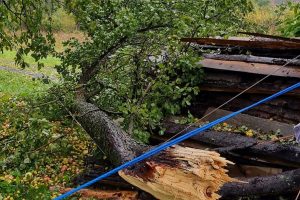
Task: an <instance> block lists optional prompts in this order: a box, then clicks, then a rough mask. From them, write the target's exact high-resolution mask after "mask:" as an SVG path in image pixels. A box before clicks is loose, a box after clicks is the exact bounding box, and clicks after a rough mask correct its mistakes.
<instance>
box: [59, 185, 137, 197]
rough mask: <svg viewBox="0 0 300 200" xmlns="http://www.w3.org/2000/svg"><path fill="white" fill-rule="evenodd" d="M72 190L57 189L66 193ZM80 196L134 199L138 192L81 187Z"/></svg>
mask: <svg viewBox="0 0 300 200" xmlns="http://www.w3.org/2000/svg"><path fill="white" fill-rule="evenodd" d="M70 190H72V188H62V189H60V190H59V192H60V193H66V192H68V191H70ZM78 193H79V194H80V195H81V198H84V199H90V198H93V199H113V200H134V199H136V200H137V199H138V192H136V191H125V190H120V191H118V190H91V189H82V190H80V191H79V192H78Z"/></svg>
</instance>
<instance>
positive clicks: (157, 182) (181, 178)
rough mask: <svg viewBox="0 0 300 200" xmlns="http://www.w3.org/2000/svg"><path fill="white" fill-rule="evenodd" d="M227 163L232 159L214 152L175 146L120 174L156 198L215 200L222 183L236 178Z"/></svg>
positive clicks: (167, 199) (168, 199)
mask: <svg viewBox="0 0 300 200" xmlns="http://www.w3.org/2000/svg"><path fill="white" fill-rule="evenodd" d="M228 164H234V163H232V162H230V161H228V160H226V159H225V158H222V157H221V156H220V154H218V153H216V152H212V151H204V150H199V149H193V148H188V147H181V146H174V147H172V148H169V149H167V150H165V151H163V152H162V153H160V154H159V155H157V156H154V157H153V158H152V159H151V160H146V161H145V162H142V163H140V164H138V165H137V166H135V167H132V168H128V169H125V170H122V171H119V175H120V176H121V177H122V178H124V179H125V180H126V181H127V182H129V183H131V184H132V185H135V186H137V187H139V188H140V189H142V190H144V191H146V192H149V193H150V194H152V195H153V196H154V197H156V198H157V199H163V200H171V199H172V200H173V199H177V200H191V199H193V200H203V199H207V200H216V199H219V198H220V195H218V194H217V191H218V190H219V189H220V188H221V187H222V186H223V185H224V184H225V183H228V182H233V181H236V180H235V179H233V178H230V177H229V176H228V175H227V170H226V169H224V167H226V166H227V165H228Z"/></svg>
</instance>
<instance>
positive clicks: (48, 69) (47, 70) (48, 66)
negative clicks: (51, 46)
mask: <svg viewBox="0 0 300 200" xmlns="http://www.w3.org/2000/svg"><path fill="white" fill-rule="evenodd" d="M54 37H55V39H56V44H55V47H56V50H57V51H62V50H63V48H64V47H63V45H62V43H63V41H66V40H68V39H70V38H76V39H78V40H79V41H83V40H84V35H83V33H81V32H78V31H76V32H72V33H63V32H56V33H55V34H54ZM15 56H16V51H14V50H13V51H4V52H3V53H0V66H5V67H11V68H18V69H20V67H19V66H17V65H16V64H15ZM24 59H25V61H26V62H27V63H28V64H29V65H30V67H29V68H26V69H25V70H28V71H32V72H35V73H43V74H45V75H48V76H52V77H56V76H58V74H57V72H56V70H55V69H54V66H55V65H59V64H60V63H61V61H60V59H58V58H56V57H53V56H48V57H47V58H46V59H43V60H41V62H42V63H44V65H45V67H43V68H42V69H40V70H39V69H38V68H37V62H36V61H35V60H34V58H33V57H31V56H30V55H27V56H25V58H24Z"/></svg>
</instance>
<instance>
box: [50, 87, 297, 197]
mask: <svg viewBox="0 0 300 200" xmlns="http://www.w3.org/2000/svg"><path fill="white" fill-rule="evenodd" d="M299 87H300V82H299V83H297V84H295V85H292V86H290V87H288V88H286V89H284V90H282V91H280V92H278V93H276V94H273V95H271V96H269V97H267V98H265V99H263V100H260V101H258V102H256V103H254V104H252V105H250V106H248V107H245V108H243V109H241V110H239V111H236V112H233V113H231V114H229V115H227V116H224V117H222V118H219V119H217V120H215V121H213V122H211V123H209V124H206V125H204V126H202V127H200V128H197V129H194V130H193V131H190V132H188V133H186V134H184V135H182V136H179V137H177V138H175V139H173V140H171V141H169V142H166V143H163V144H162V145H160V146H158V147H156V148H153V149H151V150H149V151H148V152H146V153H144V154H142V155H140V156H138V157H136V158H134V159H133V160H131V161H129V162H127V163H125V164H122V165H120V166H119V167H116V168H114V169H112V170H111V171H108V172H106V173H105V174H102V175H101V176H99V177H97V178H95V179H93V180H91V181H89V182H87V183H85V184H83V185H80V186H78V187H77V188H74V189H72V190H70V191H68V192H66V193H65V194H62V195H61V196H58V197H56V198H55V199H54V200H61V199H64V198H66V197H69V196H70V195H72V194H74V193H75V192H77V191H79V190H81V189H83V188H86V187H88V186H90V185H92V184H94V183H96V182H98V181H100V180H102V179H104V178H107V177H109V176H111V175H113V174H115V173H117V172H118V171H120V170H123V169H125V168H127V167H130V166H132V165H134V164H136V163H138V162H140V161H142V160H145V159H147V158H149V157H150V156H153V155H155V154H157V153H159V152H161V151H163V150H165V149H167V148H168V147H170V146H173V145H175V144H178V143H179V142H182V141H184V140H186V139H188V138H190V137H192V136H195V135H197V134H198V133H200V132H203V131H205V130H207V129H209V128H211V127H213V126H215V125H217V124H219V123H221V122H224V121H226V120H228V119H230V118H232V117H234V116H236V115H238V114H240V113H242V112H244V111H247V110H249V109H251V108H253V107H255V106H258V105H260V104H262V103H265V102H267V101H270V100H272V99H274V98H276V97H278V96H280V95H283V94H285V93H287V92H290V91H292V90H294V89H296V88H299Z"/></svg>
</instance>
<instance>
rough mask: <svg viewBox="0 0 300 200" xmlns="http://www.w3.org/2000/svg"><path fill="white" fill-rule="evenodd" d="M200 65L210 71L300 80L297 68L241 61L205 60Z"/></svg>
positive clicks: (299, 72)
mask: <svg viewBox="0 0 300 200" xmlns="http://www.w3.org/2000/svg"><path fill="white" fill-rule="evenodd" d="M199 64H201V65H202V66H203V67H204V68H208V69H218V70H225V71H235V72H246V73H251V74H261V75H269V74H272V75H273V76H279V77H293V78H300V69H299V68H297V67H284V68H282V69H280V68H281V65H268V64H263V63H247V62H240V61H226V60H215V59H203V60H202V61H200V62H199ZM276 70H277V71H276ZM274 71H275V72H274Z"/></svg>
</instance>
